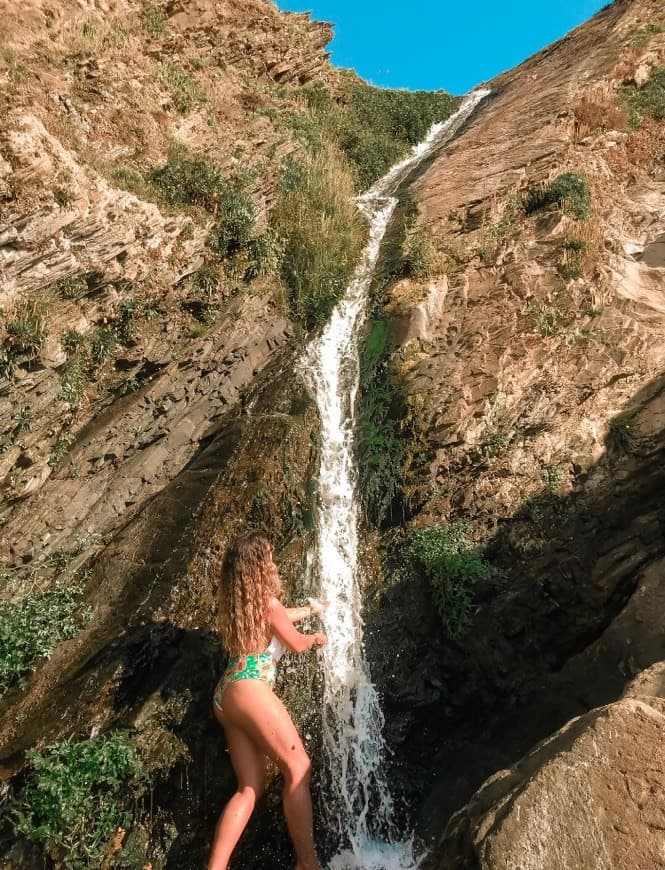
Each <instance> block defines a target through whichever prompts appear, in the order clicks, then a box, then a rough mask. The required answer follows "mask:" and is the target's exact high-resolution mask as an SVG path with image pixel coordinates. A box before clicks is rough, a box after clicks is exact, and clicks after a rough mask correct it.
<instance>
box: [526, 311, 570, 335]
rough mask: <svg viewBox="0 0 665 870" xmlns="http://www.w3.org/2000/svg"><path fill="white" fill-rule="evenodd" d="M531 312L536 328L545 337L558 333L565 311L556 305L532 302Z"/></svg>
mask: <svg viewBox="0 0 665 870" xmlns="http://www.w3.org/2000/svg"><path fill="white" fill-rule="evenodd" d="M528 310H529V313H530V314H532V315H533V317H534V319H535V322H536V329H537V330H538V332H539V333H540V334H541V335H542V336H543V338H552V337H553V336H555V335H557V333H558V332H559V329H560V328H561V322H562V320H563V316H564V315H563V311H561V309H560V308H559V307H558V306H557V305H555V304H552V305H548V304H546V303H537V302H532V303H530V304H529V308H528Z"/></svg>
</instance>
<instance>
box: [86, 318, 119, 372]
mask: <svg viewBox="0 0 665 870" xmlns="http://www.w3.org/2000/svg"><path fill="white" fill-rule="evenodd" d="M117 346H118V337H117V335H116V334H115V332H114V331H113V330H112V329H109V328H108V327H107V326H100V327H98V328H97V329H96V330H95V332H94V334H93V336H92V341H91V344H90V352H91V354H92V359H93V361H94V362H95V363H96V364H97V365H103V364H104V363H105V362H106V361H107V360H108V359H111V357H112V356H113V355H114V354H115V350H116V347H117Z"/></svg>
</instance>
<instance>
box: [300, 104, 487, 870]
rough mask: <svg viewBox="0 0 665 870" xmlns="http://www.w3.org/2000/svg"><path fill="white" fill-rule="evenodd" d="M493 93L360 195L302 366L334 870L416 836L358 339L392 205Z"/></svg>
mask: <svg viewBox="0 0 665 870" xmlns="http://www.w3.org/2000/svg"><path fill="white" fill-rule="evenodd" d="M488 93H489V91H475V92H473V93H472V94H470V95H469V96H467V97H466V98H465V99H464V101H463V103H462V105H461V106H460V108H459V110H458V111H457V112H456V113H455V114H454V115H452V116H451V117H450V118H449V119H448V120H447V121H446V122H445V123H442V124H436V125H434V127H432V129H431V130H430V133H429V135H428V136H427V138H426V139H425V141H424V142H422V143H421V144H420V145H418V146H416V147H415V148H414V149H413V151H412V153H411V154H410V155H409V157H407V158H406V159H405V160H403V161H402V162H401V163H399V164H397V165H396V166H394V167H393V168H392V169H391V170H390V172H389V173H388V174H387V175H385V176H384V177H383V178H382V179H380V180H379V181H377V182H376V183H375V184H374V185H373V187H371V188H370V189H369V190H368V191H367V192H366V193H364V194H363V195H362V196H360V197H359V198H358V200H357V202H358V206H359V208H360V209H361V211H362V212H363V214H365V216H366V217H367V219H368V220H369V224H370V232H369V242H368V244H367V247H366V248H365V251H364V253H363V257H362V260H361V262H360V264H359V266H358V268H357V270H356V273H355V276H354V278H353V280H352V281H351V284H350V285H349V287H348V289H347V292H346V295H345V297H344V299H343V300H342V301H341V302H340V303H339V305H338V306H337V308H336V309H335V310H334V311H333V313H332V317H331V319H330V322H329V323H328V324H327V326H326V328H325V330H324V331H323V333H322V335H321V336H320V337H319V338H317V339H316V341H314V342H313V343H312V345H311V346H310V348H309V349H308V352H307V354H306V356H305V359H304V363H303V366H302V369H303V372H304V375H305V379H306V381H307V383H308V386H309V388H310V389H311V391H312V393H313V395H314V397H315V399H316V402H317V405H318V408H319V413H320V416H321V427H322V432H321V468H320V472H319V500H320V501H319V505H320V506H319V518H318V520H319V529H318V550H317V553H316V556H315V559H316V571H317V572H318V575H319V579H320V585H321V597H322V598H324V599H326V600H328V601H330V606H329V608H328V610H327V612H326V614H325V624H326V628H327V630H328V645H327V647H326V648H325V650H324V655H323V672H324V690H323V702H324V715H323V748H324V753H325V756H326V758H325V766H326V769H327V771H328V772H329V782H328V784H327V791H326V804H327V816H328V818H327V828H328V830H329V831H330V833H336V834H337V838H338V842H339V851H338V854H337V855H336V856H335V857H334V858H333V859H332V860H331V862H330V864H329V866H330V868H331V870H412V868H417V867H418V865H419V863H420V862H419V859H418V857H417V856H416V855H415V854H414V848H413V842H412V840H410V839H408V840H405V839H404V838H403V837H402V838H401V839H400V836H399V833H398V832H397V831H396V830H395V825H394V822H393V801H392V797H391V794H390V789H389V788H388V784H387V782H386V779H385V774H384V770H383V762H384V750H385V746H384V742H383V736H382V729H383V724H384V718H383V714H382V712H381V707H380V705H379V700H378V697H377V693H376V689H375V688H374V685H373V684H372V681H371V679H370V675H369V669H368V666H367V662H366V660H365V652H364V643H363V622H362V613H361V611H362V598H361V584H360V578H359V566H358V559H357V551H358V502H357V498H356V492H355V489H356V473H355V470H354V464H353V434H354V424H355V416H354V414H355V404H356V395H357V391H358V381H359V360H358V345H359V337H360V333H361V328H362V325H363V322H364V319H365V316H366V308H367V299H368V290H369V286H370V283H371V280H372V275H373V272H374V268H375V266H376V261H377V258H378V255H379V248H380V245H381V240H382V239H383V236H384V233H385V231H386V228H387V226H388V223H389V221H390V218H391V216H392V213H393V211H394V209H395V206H396V205H397V200H396V199H395V198H394V193H395V192H396V190H397V189H398V187H399V185H400V183H401V182H402V181H404V179H405V178H406V177H407V176H408V174H409V173H410V172H411V170H413V169H414V168H415V167H416V166H417V165H418V164H419V163H420V162H421V161H422V160H423V159H424V158H425V157H427V156H428V155H429V154H431V153H432V152H433V151H434V150H435V149H436V148H438V147H440V146H441V145H443V144H445V143H446V142H448V141H449V140H450V139H451V138H452V137H453V136H454V135H455V133H456V132H457V131H458V130H459V128H460V127H461V126H462V124H463V123H464V122H465V121H466V120H467V119H468V117H469V116H470V115H471V113H472V112H473V110H474V109H475V107H476V106H477V105H478V103H479V102H480V101H481V100H482V99H483V98H484V97H485V96H487V95H488Z"/></svg>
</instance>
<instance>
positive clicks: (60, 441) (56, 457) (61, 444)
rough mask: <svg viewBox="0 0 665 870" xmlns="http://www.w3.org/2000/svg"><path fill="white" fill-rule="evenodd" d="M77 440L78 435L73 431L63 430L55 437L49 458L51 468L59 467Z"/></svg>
mask: <svg viewBox="0 0 665 870" xmlns="http://www.w3.org/2000/svg"><path fill="white" fill-rule="evenodd" d="M75 441H76V436H75V435H74V434H73V433H72V432H62V433H61V434H60V435H58V436H57V438H55V440H54V441H53V444H52V446H51V454H50V456H49V458H48V464H49V465H50V466H51V468H57V467H58V465H60V463H61V462H62V460H63V459H64V458H65V456H66V455H67V454H68V453H69V448H70V447H71V446H72V444H73V443H74V442H75Z"/></svg>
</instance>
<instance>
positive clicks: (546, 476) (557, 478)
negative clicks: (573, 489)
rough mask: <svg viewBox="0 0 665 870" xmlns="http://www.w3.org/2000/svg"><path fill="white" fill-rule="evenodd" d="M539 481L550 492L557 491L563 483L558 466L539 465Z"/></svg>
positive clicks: (561, 473)
mask: <svg viewBox="0 0 665 870" xmlns="http://www.w3.org/2000/svg"><path fill="white" fill-rule="evenodd" d="M540 479H541V480H542V482H543V483H544V484H545V486H546V487H547V489H549V490H550V491H551V492H554V490H556V489H558V488H559V487H560V486H561V483H562V481H563V472H562V470H561V468H560V466H558V465H541V467H540Z"/></svg>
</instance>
